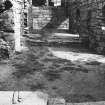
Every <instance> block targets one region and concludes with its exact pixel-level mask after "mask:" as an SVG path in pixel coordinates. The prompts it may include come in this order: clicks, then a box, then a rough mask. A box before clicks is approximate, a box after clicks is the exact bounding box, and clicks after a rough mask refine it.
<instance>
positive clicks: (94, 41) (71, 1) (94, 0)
mask: <svg viewBox="0 0 105 105" xmlns="http://www.w3.org/2000/svg"><path fill="white" fill-rule="evenodd" d="M28 15H29V21H28V25H29V29H30V33H34V34H35V33H43V35H42V36H44V33H46V30H47V31H49V30H54V31H55V30H56V31H58V30H66V31H67V32H69V33H72V34H79V35H80V39H81V40H82V42H85V43H88V44H87V45H88V47H89V48H91V49H92V50H94V51H96V52H98V53H100V54H102V53H103V54H104V53H105V41H104V38H105V35H104V34H105V0H40V1H39V0H31V6H30V9H29V14H28ZM51 32H52V31H51Z"/></svg>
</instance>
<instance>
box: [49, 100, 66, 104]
mask: <svg viewBox="0 0 105 105" xmlns="http://www.w3.org/2000/svg"><path fill="white" fill-rule="evenodd" d="M65 103H66V102H65V99H63V98H50V99H49V101H48V105H65Z"/></svg>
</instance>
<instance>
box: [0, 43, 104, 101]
mask: <svg viewBox="0 0 105 105" xmlns="http://www.w3.org/2000/svg"><path fill="white" fill-rule="evenodd" d="M28 48H29V51H27V52H23V53H21V54H19V55H15V56H14V58H13V59H12V60H10V62H9V64H0V75H1V76H0V90H2V91H3V90H12V91H13V90H24V91H25V90H26V91H36V90H41V91H44V92H46V93H48V94H49V95H51V96H52V97H55V96H60V97H63V98H65V99H66V101H67V102H87V101H88V102H89V101H90V102H91V101H105V64H104V63H103V62H99V61H97V60H95V59H93V58H92V59H91V58H89V59H90V61H88V62H86V61H84V60H81V59H84V58H82V56H81V59H80V58H79V59H78V60H76V61H73V60H70V59H68V58H67V59H63V58H62V57H61V58H60V56H58V57H57V56H56V55H55V56H54V53H53V52H56V51H60V52H62V51H65V53H66V52H71V51H72V52H79V53H87V54H88V53H89V52H88V50H86V49H84V48H80V47H79V48H78V47H67V48H65V47H59V48H58V47H57V48H55V47H54V48H53V47H47V46H30V45H29V44H28ZM80 50H81V51H80ZM61 54H62V53H61ZM70 54H72V53H70ZM70 56H74V58H75V57H76V56H79V54H78V53H76V54H75V53H74V55H70ZM97 56H99V55H97ZM93 57H94V54H93ZM96 59H97V57H96ZM79 61H81V62H79Z"/></svg>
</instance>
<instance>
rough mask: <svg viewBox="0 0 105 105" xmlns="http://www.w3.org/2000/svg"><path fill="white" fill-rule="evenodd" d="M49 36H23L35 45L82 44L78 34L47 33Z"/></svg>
mask: <svg viewBox="0 0 105 105" xmlns="http://www.w3.org/2000/svg"><path fill="white" fill-rule="evenodd" d="M47 34H48V35H46V36H47V37H46V36H45V38H44V39H43V38H41V37H42V35H40V34H25V35H23V36H24V37H25V40H26V41H28V42H33V43H40V44H41V43H42V44H47V45H49V44H53V45H56V44H58V45H59V44H60V45H62V44H63V45H65V44H81V39H80V38H79V35H76V34H69V33H63V32H62V33H60V32H53V33H51V34H50V33H47Z"/></svg>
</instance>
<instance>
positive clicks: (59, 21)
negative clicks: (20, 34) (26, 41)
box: [29, 6, 69, 33]
mask: <svg viewBox="0 0 105 105" xmlns="http://www.w3.org/2000/svg"><path fill="white" fill-rule="evenodd" d="M29 27H30V32H31V33H36V32H38V31H42V30H46V29H67V30H68V29H69V20H68V19H67V17H66V14H65V9H64V8H63V7H47V6H43V7H32V10H31V9H30V10H29Z"/></svg>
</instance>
